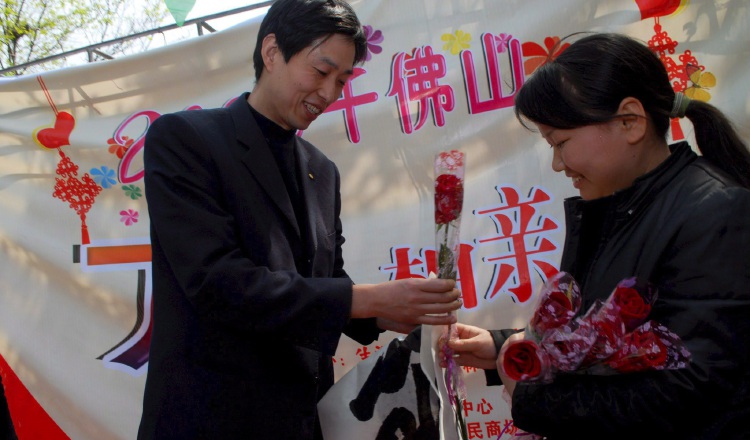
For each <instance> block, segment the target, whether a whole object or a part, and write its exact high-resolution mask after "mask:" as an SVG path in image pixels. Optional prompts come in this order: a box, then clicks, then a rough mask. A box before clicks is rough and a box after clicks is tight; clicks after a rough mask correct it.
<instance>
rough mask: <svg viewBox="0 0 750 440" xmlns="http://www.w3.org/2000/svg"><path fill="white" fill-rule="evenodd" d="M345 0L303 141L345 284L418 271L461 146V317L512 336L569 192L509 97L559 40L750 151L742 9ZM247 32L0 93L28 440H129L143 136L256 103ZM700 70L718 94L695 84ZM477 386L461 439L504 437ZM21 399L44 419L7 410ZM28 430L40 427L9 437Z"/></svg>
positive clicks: (735, 4)
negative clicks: (692, 112) (615, 65)
mask: <svg viewBox="0 0 750 440" xmlns="http://www.w3.org/2000/svg"><path fill="white" fill-rule="evenodd" d="M351 3H352V5H353V6H354V8H355V10H356V11H357V13H358V15H359V16H360V19H361V20H362V23H363V24H364V25H366V27H367V32H368V36H369V40H368V41H369V59H368V61H367V62H366V63H365V64H364V65H362V66H360V67H359V68H357V70H356V73H355V76H354V78H353V79H352V80H351V81H350V82H349V83H348V84H347V86H346V88H345V90H344V92H343V96H342V98H341V99H340V100H339V101H338V102H337V103H336V104H335V105H334V106H332V107H331V108H329V109H328V111H327V114H325V115H322V116H321V117H320V118H318V121H317V122H315V123H314V124H313V125H312V126H311V127H310V129H309V130H308V131H306V132H304V133H302V134H301V135H302V136H303V137H304V138H306V139H308V140H310V141H311V142H312V143H313V144H315V145H316V146H318V147H319V148H320V149H321V150H323V151H324V152H325V153H326V154H327V155H328V156H329V157H330V158H331V159H332V160H333V161H334V162H336V163H337V164H338V166H339V169H340V171H341V175H342V197H343V211H342V221H343V226H344V235H345V236H346V238H347V241H346V244H345V245H344V257H345V261H346V269H347V271H348V273H349V274H350V275H351V276H352V278H353V279H354V281H355V282H357V283H374V282H381V281H385V280H388V279H396V278H403V277H424V276H426V275H427V274H428V273H429V272H430V270H431V268H432V267H434V247H435V244H434V217H433V202H432V196H433V178H434V176H433V175H432V162H433V157H434V155H435V153H437V152H440V151H443V150H450V149H460V150H461V151H463V152H465V153H466V176H465V201H464V214H463V217H462V223H461V240H462V243H463V245H462V252H461V257H460V258H461V261H460V262H459V277H460V284H461V288H462V291H463V295H464V308H463V309H462V310H461V311H460V314H459V320H460V321H462V322H466V323H470V324H474V325H479V326H482V327H489V328H507V327H522V326H523V325H525V321H526V319H527V318H528V316H529V314H530V312H531V307H532V305H533V302H534V292H536V290H537V289H538V287H539V286H540V285H541V284H542V283H543V281H544V280H545V278H546V276H547V275H549V274H551V273H554V272H555V271H556V267H557V264H558V260H559V257H560V252H561V249H562V245H563V239H564V223H563V217H562V200H563V198H565V197H568V196H571V195H574V194H575V191H574V189H573V187H572V185H571V184H570V182H569V181H568V179H566V178H565V176H562V175H558V174H555V173H553V172H552V170H551V167H550V162H551V153H550V151H549V148H548V146H547V144H546V143H545V142H544V141H543V140H542V138H541V137H540V136H539V135H538V134H535V133H531V132H528V131H527V130H525V129H523V128H522V127H521V126H520V125H519V123H518V122H517V121H516V120H515V117H514V113H513V99H514V94H515V92H516V90H517V89H518V87H519V86H520V85H521V84H522V83H523V82H524V79H525V78H526V77H527V76H528V75H530V74H531V73H532V72H533V71H534V69H536V68H537V67H538V66H539V65H540V64H541V63H542V62H543V61H544V59H545V57H546V56H547V54H548V51H549V49H550V48H551V47H552V45H553V44H554V42H555V41H557V39H559V38H561V37H564V36H566V35H568V34H571V33H574V32H580V31H615V32H623V33H626V34H628V35H631V36H634V37H637V38H639V39H642V40H643V41H645V42H649V43H650V44H651V45H652V46H654V47H655V48H656V49H657V50H658V51H659V52H660V53H661V54H662V55H663V59H664V61H665V63H666V64H667V65H668V67H669V72H670V74H671V75H672V76H673V80H672V81H673V84H674V87H675V89H676V90H679V91H683V90H686V89H690V88H692V89H693V92H695V93H697V94H698V95H700V96H701V97H702V99H707V100H709V101H710V102H711V103H712V104H714V105H716V106H717V107H719V108H721V109H722V110H724V111H725V113H726V114H727V115H728V116H729V117H731V118H732V119H733V120H734V121H736V122H737V124H738V128H739V131H740V133H741V135H743V137H744V138H745V139H748V138H750V126H749V125H748V121H750V118H749V116H750V101H748V94H747V91H746V84H748V83H749V82H750V68H749V67H750V64H749V63H748V57H747V47H748V41H750V26H748V20H749V17H750V10H749V9H748V4H747V2H746V1H744V0H725V1H715V2H708V1H695V2H690V3H688V1H687V0H682V1H679V0H676V1H669V0H630V1H623V0H604V1H599V2H591V1H585V0H559V1H556V2H555V3H554V7H551V4H550V2H549V1H547V0H525V1H522V2H520V1H490V0H479V1H456V0H399V1H395V0H366V1H365V0H355V1H351ZM259 23H260V18H258V19H252V20H250V21H248V22H245V23H242V24H240V25H237V26H235V27H233V28H230V29H228V30H225V31H221V32H217V33H215V34H211V35H206V36H202V37H200V38H195V39H192V40H189V41H185V42H182V43H178V44H174V45H172V46H168V47H165V48H160V49H155V50H152V51H149V52H146V53H144V54H141V55H137V56H130V57H126V58H122V59H116V60H110V61H105V62H99V63H95V64H90V65H85V66H79V67H72V68H66V69H62V70H59V71H53V72H47V73H44V74H41V75H39V76H26V77H19V78H14V79H4V80H0V212H2V214H1V215H0V355H2V356H1V358H0V373H2V379H3V383H4V384H5V386H6V396H7V398H8V401H9V403H10V410H11V415H12V416H13V418H14V422H15V423H16V427H17V431H18V432H19V436H20V437H21V438H31V437H32V436H31V434H30V433H32V432H34V431H33V430H34V429H38V430H39V429H43V430H44V431H43V432H45V433H47V435H51V434H50V433H54V432H57V433H58V434H59V435H60V436H63V437H64V436H68V437H70V438H75V439H97V440H101V439H132V438H135V436H136V432H137V429H138V423H139V420H140V414H141V401H142V398H143V387H144V381H145V375H144V372H145V370H146V368H147V367H148V344H149V338H150V327H149V326H150V304H151V288H150V283H151V272H150V247H149V227H148V226H149V221H148V220H149V219H148V215H147V210H146V201H145V198H144V188H143V179H142V177H143V160H142V157H143V156H142V151H143V140H144V135H145V133H146V130H147V129H148V127H149V125H150V123H152V122H153V121H154V120H155V119H156V118H157V117H158V116H159V115H161V114H164V113H169V112H174V111H178V110H183V109H194V108H209V107H219V106H224V105H227V104H228V103H229V102H230V101H231V100H233V99H234V98H236V97H237V96H238V95H240V94H241V93H242V92H244V91H249V90H251V89H252V87H253V82H254V72H253V69H252V61H251V57H252V51H253V46H254V43H255V35H256V32H257V28H258V25H259ZM696 68H697V69H698V70H699V71H698V73H697V74H696V75H693V76H689V73H692V72H693V71H695V70H696ZM702 72H710V73H712V74H713V75H714V76H715V77H716V84H715V85H712V87H710V88H706V87H705V84H703V83H702V82H701V81H700V75H701V74H702ZM698 89H700V90H698ZM696 91H697V92H696ZM679 124H683V125H681V126H680V125H674V126H673V133H672V136H673V138H675V139H682V138H685V137H687V138H688V139H689V138H690V137H691V127H690V126H689V124H688V123H687V122H684V121H683V122H680V123H679ZM394 336H395V335H394V334H392V333H386V334H384V335H383V336H382V337H381V339H380V340H379V341H377V342H376V343H374V344H372V345H369V346H359V345H357V344H356V343H354V342H353V341H352V340H349V339H344V340H343V341H342V343H341V344H340V346H339V350H338V353H337V355H336V357H335V359H334V360H335V364H334V366H335V371H336V376H337V378H341V377H343V376H344V375H345V374H346V373H347V372H348V371H350V370H351V369H352V368H353V367H355V366H356V365H357V364H358V363H359V362H361V361H364V360H366V359H367V358H368V357H370V356H372V355H373V354H374V353H376V352H377V351H378V350H380V349H381V348H384V347H387V346H388V345H389V343H390V341H391V340H392V339H393V337H394ZM483 376H484V375H483V374H482V372H474V371H466V380H467V384H468V385H469V389H468V400H467V405H466V408H465V415H466V421H467V423H468V428H469V436H470V438H477V439H480V438H485V439H486V438H493V439H494V438H498V437H499V438H503V436H504V435H506V434H510V433H511V432H512V431H513V427H512V423H511V420H510V413H509V411H508V409H507V405H506V404H505V403H504V402H503V401H502V399H501V398H500V388H499V387H495V388H488V387H485V386H484V377H483ZM26 390H27V391H28V392H29V393H30V394H29V395H28V396H32V397H33V399H34V400H35V401H36V402H38V404H39V407H38V408H37V410H38V411H39V412H34V411H33V410H31V409H29V408H30V407H29V406H20V405H19V402H21V401H22V400H23V401H24V402H26V401H27V400H24V398H23V397H22V396H23V395H24V394H23V391H26ZM28 396H27V398H28ZM348 404H349V403H348V402H345V403H342V405H348ZM29 414H36V415H37V416H38V417H42V416H41V415H43V414H47V415H49V423H48V424H47V422H45V423H42V422H41V421H39V420H42V419H40V418H37V419H36V420H37V421H38V422H37V424H38V426H36V427H29V425H28V424H25V425H23V426H20V427H19V420H20V419H22V418H23V417H27V416H29ZM39 414H41V415H39ZM688 422H689V421H686V423H688ZM56 429H57V430H56ZM58 431H59V432H58ZM37 432H38V431H37ZM62 433H64V434H62ZM58 434H56V435H58ZM47 438H50V437H47ZM358 438H359V437H358ZM361 438H364V437H361Z"/></svg>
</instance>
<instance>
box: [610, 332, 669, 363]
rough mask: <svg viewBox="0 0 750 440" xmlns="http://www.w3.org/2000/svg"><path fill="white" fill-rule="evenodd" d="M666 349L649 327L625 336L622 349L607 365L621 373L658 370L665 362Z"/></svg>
mask: <svg viewBox="0 0 750 440" xmlns="http://www.w3.org/2000/svg"><path fill="white" fill-rule="evenodd" d="M667 355H668V352H667V347H666V345H664V342H663V341H662V340H661V338H660V337H659V335H657V334H656V333H655V332H653V331H651V330H650V329H649V327H645V328H641V327H639V328H637V329H636V330H635V331H633V332H632V333H628V334H627V335H625V339H624V344H623V347H622V349H621V350H620V351H619V352H617V353H615V355H614V356H612V358H611V359H610V360H609V361H607V364H608V365H609V366H610V367H612V368H614V369H615V370H617V371H619V372H621V373H629V372H637V371H647V370H658V369H661V368H663V367H664V366H665V364H666V362H667Z"/></svg>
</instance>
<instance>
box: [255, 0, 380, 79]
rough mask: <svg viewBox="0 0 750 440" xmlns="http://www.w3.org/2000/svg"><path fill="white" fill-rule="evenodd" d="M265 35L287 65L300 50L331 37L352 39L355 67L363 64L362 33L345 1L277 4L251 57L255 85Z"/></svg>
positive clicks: (299, 0)
mask: <svg viewBox="0 0 750 440" xmlns="http://www.w3.org/2000/svg"><path fill="white" fill-rule="evenodd" d="M268 34H275V35H276V43H277V44H278V45H279V49H280V50H281V54H282V55H283V56H284V61H286V62H289V59H291V58H292V57H293V56H294V55H296V54H297V53H299V52H300V51H302V50H303V49H305V48H307V47H309V46H311V45H313V44H319V43H322V42H323V41H325V40H326V39H327V38H328V37H330V36H331V35H333V34H341V35H345V36H347V37H349V38H351V40H352V42H353V43H354V64H359V63H361V62H362V61H364V59H365V56H366V54H367V40H366V38H365V33H364V30H363V29H362V25H361V24H360V22H359V19H358V18H357V15H356V14H355V13H354V10H353V9H352V7H351V6H350V5H349V3H347V2H346V1H344V0H276V1H275V2H274V3H273V4H272V5H271V8H270V9H269V10H268V13H267V14H266V16H265V18H263V22H261V24H260V29H259V30H258V41H257V43H256V45H255V52H254V53H253V66H254V67H255V79H256V81H257V80H259V79H260V75H261V73H262V72H263V56H262V55H261V48H262V46H263V39H264V38H265V37H266V36H267V35H268Z"/></svg>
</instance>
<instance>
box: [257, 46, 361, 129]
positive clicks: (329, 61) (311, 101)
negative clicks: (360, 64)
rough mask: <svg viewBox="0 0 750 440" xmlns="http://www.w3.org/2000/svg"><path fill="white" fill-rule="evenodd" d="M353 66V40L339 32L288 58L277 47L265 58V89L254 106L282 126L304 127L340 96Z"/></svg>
mask: <svg viewBox="0 0 750 440" xmlns="http://www.w3.org/2000/svg"><path fill="white" fill-rule="evenodd" d="M273 44H275V37H274V39H273ZM353 69H354V43H353V42H352V41H351V40H350V39H348V38H347V37H346V36H343V35H341V34H333V35H331V36H330V37H329V38H328V39H326V40H325V41H323V42H322V43H320V44H318V42H316V43H315V44H313V45H311V46H309V47H307V48H305V49H303V50H302V51H300V52H299V53H297V54H296V55H294V56H292V58H290V59H289V62H284V57H283V55H282V54H281V51H280V50H278V48H276V50H275V51H271V52H270V58H268V59H266V71H265V72H264V73H263V75H264V76H268V78H262V80H263V81H264V88H265V89H266V90H264V93H263V97H264V99H263V100H262V101H263V102H262V103H261V106H260V108H258V107H256V109H257V110H258V111H260V112H261V113H263V114H264V115H265V116H266V117H267V118H269V119H271V120H272V121H274V122H276V123H277V124H278V125H280V126H281V127H283V128H285V129H288V130H290V129H292V128H294V129H297V130H305V129H307V127H308V126H309V125H310V123H311V122H312V121H314V120H315V119H316V118H317V117H318V115H320V114H321V113H323V111H325V109H326V108H327V107H328V106H329V105H331V104H333V103H334V102H335V101H336V100H337V99H339V97H340V96H341V89H342V88H343V87H344V84H345V83H346V81H347V80H348V79H349V77H350V76H351V75H352V73H353ZM265 92H268V93H265Z"/></svg>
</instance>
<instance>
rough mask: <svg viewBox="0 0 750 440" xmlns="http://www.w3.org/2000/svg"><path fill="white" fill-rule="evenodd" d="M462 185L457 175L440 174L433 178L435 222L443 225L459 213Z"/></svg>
mask: <svg viewBox="0 0 750 440" xmlns="http://www.w3.org/2000/svg"><path fill="white" fill-rule="evenodd" d="M463 203H464V185H463V181H461V179H460V178H459V177H458V176H455V175H453V174H441V175H439V176H438V177H437V179H435V223H436V224H439V225H444V224H446V223H448V222H451V221H453V220H455V219H457V218H458V216H459V215H461V208H462V207H463Z"/></svg>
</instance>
